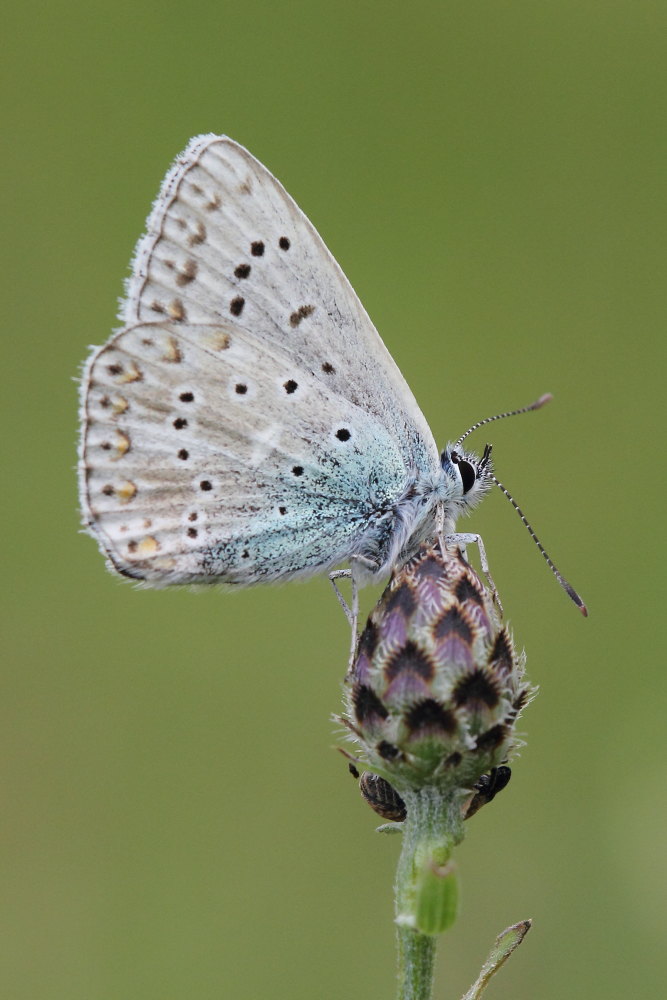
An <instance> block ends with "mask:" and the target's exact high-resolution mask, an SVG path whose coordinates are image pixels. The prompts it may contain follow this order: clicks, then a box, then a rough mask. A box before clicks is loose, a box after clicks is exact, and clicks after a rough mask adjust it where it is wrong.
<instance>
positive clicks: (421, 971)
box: [398, 927, 436, 1000]
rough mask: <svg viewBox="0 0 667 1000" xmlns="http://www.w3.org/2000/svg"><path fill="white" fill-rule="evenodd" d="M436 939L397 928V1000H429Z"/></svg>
mask: <svg viewBox="0 0 667 1000" xmlns="http://www.w3.org/2000/svg"><path fill="white" fill-rule="evenodd" d="M435 944H436V939H435V937H434V936H433V935H432V934H420V933H419V931H415V930H413V929H412V928H411V927H399V928H398V977H399V978H398V997H399V1000H430V998H431V997H432V996H433V963H434V960H435Z"/></svg>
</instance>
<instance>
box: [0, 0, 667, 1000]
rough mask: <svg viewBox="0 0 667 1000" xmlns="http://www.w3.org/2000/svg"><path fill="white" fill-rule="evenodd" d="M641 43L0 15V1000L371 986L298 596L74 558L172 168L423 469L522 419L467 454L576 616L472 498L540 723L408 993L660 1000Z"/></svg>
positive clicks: (656, 661) (317, 991)
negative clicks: (290, 207) (274, 279)
mask: <svg viewBox="0 0 667 1000" xmlns="http://www.w3.org/2000/svg"><path fill="white" fill-rule="evenodd" d="M666 32H667V8H665V5H664V4H663V3H661V2H659V0H626V2H621V0H611V2H608V3H605V4H601V3H598V2H593V0H554V2H550V3H548V4H547V3H535V2H534V0H516V2H512V0H506V2H499V0H493V2H489V0H478V2H475V3H470V2H468V0H466V2H441V0H437V2H436V0H415V2H413V3H410V4H406V3H397V2H386V3H383V4H379V3H371V2H368V0H354V2H352V0H349V2H347V0H332V2H331V3H328V4H315V3H312V2H305V0H291V2H289V3H288V2H286V0H272V2H268V0H267V2H261V0H246V2H245V3H243V4H238V3H231V2H229V0H217V2H212V0H190V2H189V3H188V4H182V3H174V2H172V0H163V2H161V3H157V2H154V0H153V2H150V0H132V3H130V2H128V0H116V2H114V3H111V2H108V0H99V2H96V3H94V4H90V3H83V2H80V0H70V2H63V0H55V2H54V3H51V4H48V5H47V4H44V3H36V2H35V0H26V2H24V3H22V4H14V5H13V6H12V7H11V9H9V10H8V11H7V12H6V14H5V18H4V27H3V34H4V55H3V60H2V65H1V66H0V73H2V76H3V78H4V81H3V82H4V86H3V93H4V95H5V102H4V110H3V116H4V122H3V127H2V135H3V139H4V152H3V157H2V164H1V165H0V169H1V170H2V171H3V173H4V179H3V183H2V185H1V190H2V198H3V202H4V207H3V210H2V214H3V219H4V222H5V236H4V239H3V242H2V249H1V250H0V253H1V254H2V258H3V259H2V267H1V271H2V275H3V278H5V279H6V287H5V289H4V291H3V293H2V294H3V302H4V307H3V313H4V323H3V326H4V329H5V346H4V349H3V359H2V372H3V378H4V382H3V392H2V397H3V398H2V403H3V405H5V404H6V408H7V416H6V418H5V423H4V426H5V428H6V430H5V434H4V435H3V440H2V443H3V448H4V450H5V453H6V457H5V458H4V460H3V468H4V475H3V488H2V500H3V502H6V509H7V513H5V515H4V521H3V523H4V530H3V542H4V556H3V564H4V569H3V573H2V587H3V590H4V596H3V602H2V607H3V615H4V617H5V619H6V624H5V630H4V636H5V637H4V640H3V645H4V653H3V663H2V673H3V683H2V698H1V700H0V713H1V722H0V740H1V748H0V768H1V772H2V779H1V791H0V796H1V799H0V801H1V805H0V812H1V814H2V821H1V843H0V863H1V866H2V885H1V888H0V912H1V914H2V918H1V925H2V934H1V935H0V995H2V996H3V997H6V998H7V1000H37V998H39V1000H119V998H125V997H127V998H130V997H131V998H133V1000H182V998H184V997H187V998H188V1000H213V998H216V1000H217V998H220V997H224V998H230V1000H255V998H258V997H263V996H271V997H278V998H285V1000H287V998H289V1000H300V998H312V997H324V998H327V1000H338V998H341V1000H342V998H345V1000H367V998H370V997H380V996H382V997H390V996H391V995H392V993H393V989H394V986H393V979H394V942H393V931H392V913H391V885H392V877H393V870H394V865H395V861H396V856H397V851H398V845H397V842H396V840H394V839H392V838H383V837H380V836H378V835H376V834H375V833H374V828H375V825H376V824H375V819H374V815H373V814H372V813H371V812H370V810H368V809H367V807H366V806H365V805H364V803H363V802H362V801H361V800H360V799H359V797H358V792H357V790H356V787H355V785H354V782H353V781H352V780H351V779H350V777H349V776H348V775H347V772H346V767H345V764H344V761H343V760H342V758H340V756H339V755H338V754H337V753H335V752H334V750H333V746H334V744H335V738H334V735H333V725H332V723H331V721H330V715H331V713H332V712H335V711H336V710H337V709H338V708H339V704H340V682H341V678H342V675H343V672H344V666H345V658H346V648H347V628H346V625H345V622H344V620H343V617H342V615H341V614H340V611H339V609H338V608H337V606H336V604H335V602H334V600H333V597H332V595H331V593H330V590H329V585H328V584H327V583H326V582H325V581H322V580H315V581H313V582H310V583H308V584H299V585H291V586H285V587H282V588H275V589H261V588H260V589H258V590H255V591H246V592H244V593H238V594H231V595H230V594H222V593H220V592H217V591H214V590H211V591H207V592H205V593H191V592H188V591H172V592H161V593H150V592H139V591H137V590H135V589H133V587H132V586H130V585H128V584H126V583H123V582H121V581H119V580H116V579H114V578H112V577H111V576H110V575H109V574H107V573H106V572H105V570H104V567H103V563H102V559H101V557H100V556H99V554H98V552H97V549H96V546H95V544H94V543H93V542H92V540H90V539H89V538H88V537H86V536H84V535H82V534H78V533H77V532H78V515H77V501H76V490H75V473H74V467H75V456H76V450H75V449H76V437H77V431H76V424H77V398H76V385H75V383H74V378H75V376H76V375H77V372H78V369H79V365H80V363H81V361H82V360H83V359H84V357H85V355H86V352H87V348H88V345H89V344H100V343H101V342H103V341H104V340H105V339H106V338H107V336H108V334H109V332H110V330H111V329H112V327H113V326H114V324H115V320H116V309H117V301H116V300H117V297H118V296H119V295H120V294H121V291H122V280H123V278H124V276H125V275H126V273H127V265H128V261H129V259H130V256H131V253H132V249H133V246H134V243H135V241H136V239H137V238H138V237H139V236H140V234H141V233H142V231H143V225H144V220H145V217H146V215H147V213H148V210H149V208H150V205H151V202H152V199H153V198H154V196H155V194H156V193H157V190H158V187H159V184H160V181H161V179H162V176H163V175H164V173H165V172H166V170H167V168H168V167H169V165H170V163H171V161H172V159H173V158H174V157H175V155H176V154H177V153H179V152H180V150H181V149H182V148H183V147H184V146H185V145H186V143H187V140H188V139H189V137H190V136H192V135H195V134H197V133H199V132H208V131H214V132H226V133H228V134H229V135H231V136H233V137H234V138H236V139H237V140H239V141H241V142H242V143H243V144H245V145H246V146H247V147H248V148H249V149H250V150H251V151H252V152H253V153H254V154H255V155H256V156H257V157H258V158H259V159H260V160H262V162H264V163H266V164H267V166H268V167H269V168H270V169H271V170H272V171H273V172H274V173H275V174H276V175H277V176H278V177H279V178H280V179H281V180H282V181H283V183H284V184H285V186H286V187H287V189H288V190H289V191H290V193H291V194H292V195H293V196H294V197H295V198H296V200H297V202H298V203H299V204H300V205H301V206H302V208H303V209H304V211H305V212H306V213H307V214H308V215H309V216H310V218H311V219H312V220H313V221H314V223H315V225H316V226H317V228H318V229H319V230H320V232H321V233H322V235H323V236H324V238H325V240H326V242H327V243H328V245H329V247H330V248H331V250H332V251H333V253H334V254H335V256H336V257H337V258H338V260H339V261H340V262H341V264H342V266H343V268H344V270H345V271H346V273H347V274H348V276H349V277H350V279H351V281H352V283H353V285H354V287H355V288H356V290H357V292H358V293H359V295H360V297H361V299H362V301H363V302H364V304H365V305H366V307H367V309H368V310H369V312H370V314H371V316H372V318H373V319H374V321H375V323H376V325H377V327H378V329H379V330H380V331H381V333H382V335H383V337H384V339H385V341H386V343H387V345H388V347H389V348H390V350H391V351H392V353H393V355H394V357H395V358H396V360H397V362H398V363H399V365H400V367H401V369H402V370H403V372H404V373H405V375H406V377H407V379H408V381H409V383H410V384H411V386H412V388H413V390H414V391H415V394H416V396H417V398H418V400H419V401H420V403H421V405H422V407H423V409H424V411H425V413H426V415H427V418H428V419H429V421H430V423H431V426H432V428H433V430H434V433H435V435H436V438H437V439H438V441H439V442H440V443H442V444H444V443H445V441H446V440H447V439H450V438H454V437H456V436H458V435H459V433H461V432H462V431H463V429H464V428H465V427H466V426H468V425H469V424H470V423H472V422H474V421H475V420H477V419H479V418H480V417H482V416H485V415H487V414H490V413H493V412H497V411H499V410H504V409H507V408H511V407H514V406H518V405H522V404H524V403H527V402H528V401H529V400H531V399H533V398H534V397H536V396H537V395H539V394H540V393H542V392H544V391H546V390H549V391H551V392H553V393H554V395H555V397H556V401H555V402H554V403H553V404H552V405H551V406H550V407H549V408H547V409H546V410H544V411H542V412H541V413H539V414H536V415H533V416H529V417H524V418H521V419H517V420H515V421H509V422H507V423H503V424H499V425H497V426H495V427H494V428H493V429H489V433H488V438H489V439H490V440H492V441H493V442H494V447H495V456H496V463H497V469H498V474H499V476H500V477H501V479H503V480H504V481H505V482H506V483H507V485H508V486H509V487H510V488H511V489H512V490H513V492H514V493H515V495H516V497H517V498H518V500H519V501H520V503H521V504H522V506H523V508H524V509H525V511H526V513H527V514H528V516H529V517H530V518H531V520H532V521H533V523H534V525H535V527H536V529H537V530H538V533H539V534H540V535H541V537H542V538H543V541H544V543H545V544H546V546H547V548H548V549H549V550H550V551H551V553H552V555H553V557H554V559H555V560H556V562H557V563H558V564H559V565H560V566H561V568H562V570H563V572H564V573H565V574H566V575H567V576H568V577H570V578H571V580H572V582H573V583H574V584H575V586H576V587H577V588H578V589H580V590H581V592H582V594H583V595H584V597H585V598H586V600H587V602H588V604H589V607H590V618H589V619H588V621H584V620H583V619H582V618H581V617H580V615H579V614H578V613H577V611H576V610H575V608H574V607H573V606H571V605H570V604H569V602H568V601H567V599H566V598H565V596H564V595H563V593H562V592H561V591H560V590H559V588H558V586H557V585H556V583H555V582H554V580H553V579H552V577H551V576H550V574H549V573H548V572H547V570H546V568H545V566H544V564H543V561H542V559H541V557H540V556H539V554H538V552H537V551H536V549H535V547H534V546H533V545H532V543H531V541H530V539H529V537H528V535H527V533H526V532H525V531H524V529H523V527H522V526H521V524H520V522H519V520H518V518H517V517H516V516H515V515H514V514H513V513H512V511H511V509H510V508H509V506H508V504H507V503H506V502H505V500H504V499H503V497H502V496H501V495H500V493H497V494H496V495H494V496H491V498H490V499H489V500H487V501H486V502H485V504H484V505H483V507H482V508H481V509H480V510H479V512H478V513H476V514H475V515H474V518H473V519H472V520H471V521H470V522H468V524H469V527H470V528H471V529H475V530H479V531H480V532H482V534H483V535H484V538H485V539H486V543H487V549H488V552H489V556H490V559H491V563H492V568H493V572H494V575H495V578H496V581H497V583H498V586H499V589H500V592H501V595H502V597H503V600H504V603H505V607H506V610H507V612H508V616H509V618H510V620H511V622H512V625H513V627H514V631H515V636H516V638H517V641H518V642H519V643H520V644H522V645H525V647H526V649H527V652H528V663H529V673H530V678H531V680H532V681H533V682H534V683H537V684H539V686H540V695H539V698H538V699H537V701H536V702H535V703H534V704H533V705H532V706H531V707H530V709H529V711H528V712H527V713H526V715H525V720H524V731H525V733H526V734H527V740H528V744H527V747H526V748H525V749H524V751H523V753H522V756H521V758H520V759H519V760H517V761H516V764H515V768H514V777H513V780H512V783H511V785H510V787H509V788H508V790H507V791H506V792H504V793H503V795H502V796H500V797H499V798H498V799H497V800H496V802H494V804H493V806H491V807H489V808H487V809H485V810H483V811H482V812H481V813H480V814H479V816H478V817H476V818H475V819H474V820H473V821H472V822H471V824H470V828H469V831H468V838H467V840H466V842H465V844H464V845H463V846H462V847H461V849H460V850H459V852H458V861H459V865H460V870H461V879H462V884H463V885H462V891H463V909H462V914H461V918H460V920H459V922H458V924H457V926H456V928H455V929H454V930H453V931H452V932H451V933H450V934H449V935H448V936H447V937H446V938H445V939H443V942H442V944H441V947H440V954H439V960H438V985H437V996H438V997H442V998H444V997H448V998H455V997H457V996H460V994H461V993H462V992H463V991H464V989H466V988H467V986H468V985H469V984H470V982H471V981H472V980H473V979H474V978H475V976H476V974H477V971H478V969H479V966H480V964H481V961H482V959H483V957H484V955H485V954H486V952H487V950H488V947H489V946H490V944H491V942H492V940H493V938H494V937H495V935H496V934H497V933H498V932H499V931H500V930H501V929H502V928H503V927H505V926H506V925H508V924H509V923H512V922H514V921H516V920H519V919H521V918H524V917H528V916H530V917H532V918H533V919H534V921H535V925H534V929H533V930H532V932H531V934H530V935H529V937H528V939H527V941H526V942H525V944H524V945H523V947H522V948H521V950H520V951H519V952H518V953H517V955H516V956H514V957H513V958H512V960H511V962H510V963H509V965H508V966H507V967H506V968H505V969H504V970H503V972H502V973H501V974H500V975H499V976H498V977H497V979H496V980H495V981H494V983H493V985H492V986H491V987H490V990H489V994H488V995H489V997H491V996H493V997H494V998H495V1000H508V998H510V997H511V998H513V1000H516V998H523V997H525V998H532V997H540V1000H556V998H558V1000H560V998H561V997H563V996H568V997H586V998H602V997H604V998H605V1000H615V998H619V1000H620V998H624V1000H625V998H627V997H628V996H632V997H644V996H646V997H648V996H656V995H660V994H661V992H662V990H663V989H664V939H665V933H666V931H667V920H666V915H665V905H666V899H667V893H666V891H665V876H666V874H667V866H666V863H665V826H666V823H667V807H666V797H665V793H664V792H665V765H666V760H665V757H666V755H665V707H666V705H665V694H666V690H665V671H664V659H663V657H662V656H661V655H660V650H661V647H662V646H663V643H662V636H661V634H660V631H659V630H660V627H661V626H662V622H663V618H664V612H663V600H662V595H661V590H662V579H663V576H664V549H663V552H662V554H661V553H660V549H661V546H660V538H661V534H662V531H663V521H664V515H663V512H662V505H660V506H659V505H658V499H659V498H660V499H662V496H663V495H664V458H663V457H662V455H661V444H662V441H663V438H664V413H661V404H662V402H663V399H664V395H665V393H664V368H663V369H661V358H660V355H661V352H662V349H663V341H664V329H665V299H664V274H665V263H666V252H665V251H666V248H665V218H664V205H665V189H664V177H665V145H666V143H665V136H666V133H665V122H666V120H667V116H666V111H667V108H666V101H665V97H666V95H667V86H666V84H667V81H666V78H665V57H666V55H667V51H666V49H667V41H666V39H667V34H666ZM484 440H486V436H485V434H484V432H482V433H481V434H480V435H479V436H478V437H477V438H476V439H475V443H476V444H477V445H478V446H479V447H481V445H483V443H484ZM374 596H375V595H374V594H373V593H371V592H367V593H366V595H365V600H366V606H367V607H368V606H369V605H370V603H371V601H372V600H373V599H374Z"/></svg>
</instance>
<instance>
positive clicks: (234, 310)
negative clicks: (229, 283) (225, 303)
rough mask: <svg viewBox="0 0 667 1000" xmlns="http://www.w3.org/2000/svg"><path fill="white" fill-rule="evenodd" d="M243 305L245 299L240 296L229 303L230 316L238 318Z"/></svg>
mask: <svg viewBox="0 0 667 1000" xmlns="http://www.w3.org/2000/svg"><path fill="white" fill-rule="evenodd" d="M244 305H245V299H244V298H243V296H242V295H237V296H236V298H235V299H232V301H231V302H230V303H229V311H230V313H231V314H232V316H240V315H241V313H242V312H243V307H244Z"/></svg>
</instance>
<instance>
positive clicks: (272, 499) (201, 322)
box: [79, 135, 495, 586]
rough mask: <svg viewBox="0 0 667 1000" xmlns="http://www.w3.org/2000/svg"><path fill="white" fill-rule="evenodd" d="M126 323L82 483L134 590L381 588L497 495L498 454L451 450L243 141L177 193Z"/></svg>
mask: <svg viewBox="0 0 667 1000" xmlns="http://www.w3.org/2000/svg"><path fill="white" fill-rule="evenodd" d="M122 324H123V325H122V329H120V330H119V331H118V332H116V333H115V334H114V335H113V336H112V337H111V339H110V340H109V341H108V342H107V343H106V344H105V345H104V346H103V347H101V348H98V349H94V350H93V353H92V354H91V356H90V359H89V360H88V362H87V364H86V366H85V370H84V374H83V378H82V388H81V421H82V432H81V442H80V453H79V484H80V498H81V507H82V511H83V518H84V523H85V526H86V527H87V529H88V530H89V532H90V533H91V534H92V535H93V536H94V537H95V538H96V540H97V542H98V543H99V546H100V548H101V550H102V552H103V553H104V555H105V556H106V557H107V560H108V564H109V565H110V567H112V568H113V569H114V570H116V571H118V572H119V573H121V574H123V575H124V576H126V577H130V578H132V579H134V580H138V581H143V582H144V583H145V584H147V585H152V586H164V585H168V584H201V583H223V584H231V585H239V586H244V585H251V584H256V583H260V582H271V581H279V580H289V579H294V578H300V577H305V576H308V575H309V574H314V573H319V572H326V571H330V570H331V569H332V568H333V567H336V566H339V565H341V564H347V565H349V566H350V567H351V570H352V575H353V577H354V579H355V580H356V581H357V582H367V581H369V580H374V579H380V578H382V577H385V576H386V575H387V574H388V573H389V572H390V571H391V569H392V568H393V567H394V566H396V565H397V564H400V563H401V562H402V561H403V560H405V559H406V558H408V557H409V556H410V555H412V554H413V553H414V552H415V551H416V549H417V547H418V545H419V543H420V542H421V541H422V540H423V539H425V538H428V537H432V536H433V534H434V532H435V531H436V530H443V531H444V530H446V531H453V530H454V526H455V523H456V520H457V518H458V517H459V516H460V515H461V514H463V513H465V512H467V511H469V510H470V509H471V508H472V507H474V506H475V504H477V503H478V502H479V501H480V500H481V498H482V497H483V496H484V495H485V494H486V493H487V491H488V490H489V488H490V487H491V485H492V483H493V482H494V481H495V480H494V477H493V472H492V466H491V459H490V448H488V447H487V449H486V450H485V452H484V454H483V455H482V457H481V458H478V457H477V456H475V455H474V454H472V453H468V452H466V451H463V450H461V449H460V448H459V447H458V444H459V442H457V447H454V446H452V445H448V446H447V448H446V449H445V450H444V451H443V452H442V453H441V452H440V451H439V450H438V447H437V446H436V443H435V440H434V438H433V435H432V433H431V431H430V429H429V427H428V424H427V423H426V420H425V418H424V416H423V414H422V413H421V411H420V409H419V407H418V405H417V403H416V401H415V399H414V396H413V395H412V392H411V391H410V389H409V387H408V385H407V384H406V382H405V380H404V378H403V376H402V375H401V373H400V371H399V369H398V368H397V366H396V364H395V363H394V361H393V360H392V358H391V356H390V354H389V352H388V351H387V349H386V347H385V345H384V344H383V342H382V340H381V339H380V336H379V334H378V333H377V331H376V330H375V328H374V326H373V324H372V323H371V320H370V319H369V317H368V315H367V313H366V312H365V310H364V308H363V306H362V305H361V303H360V301H359V299H358V298H357V296H356V295H355V293H354V291H353V289H352V287H351V285H350V284H349V282H348V281H347V279H346V277H345V275H344V274H343V272H342V271H341V269H340V267H339V265H338V264H337V263H336V261H335V260H334V258H333V257H332V255H331V254H330V253H329V251H328V250H327V248H326V246H325V245H324V242H323V241H322V239H321V238H320V236H319V235H318V233H317V232H316V231H315V229H314V228H313V226H312V225H311V223H310V222H309V221H308V219H307V218H306V217H305V215H304V214H303V213H302V212H301V211H300V209H299V208H298V207H297V205H296V204H295V202H294V201H293V200H292V198H290V196H289V195H288V194H287V192H286V191H285V190H284V188H283V187H282V186H281V184H280V183H279V182H278V181H277V180H276V179H275V178H274V177H273V176H272V174H271V173H269V171H268V170H267V169H266V168H265V167H264V166H262V164H261V163H259V162H258V161H257V160H256V159H255V158H254V157H253V156H251V154H250V153H249V152H247V150H245V149H244V148H243V147H242V146H240V145H238V144H237V143H236V142H234V141H233V140H231V139H229V138H227V137H225V136H216V135H202V136H197V137H196V138H194V139H192V140H191V142H190V143H189V145H188V147H187V149H186V150H185V151H184V153H183V154H182V155H181V156H179V157H178V159H177V160H176V162H175V164H174V165H173V166H172V168H171V170H170V171H169V173H168V174H167V176H166V178H165V180H164V182H163V184H162V188H161V190H160V193H159V194H158V197H157V199H156V201H155V203H154V206H153V210H152V212H151V215H150V216H149V219H148V223H147V231H146V234H145V235H144V236H143V238H142V239H141V240H140V241H139V244H138V246H137V249H136V252H135V256H134V260H133V263H132V273H131V277H130V278H129V281H128V283H127V288H126V299H125V302H124V305H123V308H122ZM476 426H478V425H476ZM459 440H462V439H459Z"/></svg>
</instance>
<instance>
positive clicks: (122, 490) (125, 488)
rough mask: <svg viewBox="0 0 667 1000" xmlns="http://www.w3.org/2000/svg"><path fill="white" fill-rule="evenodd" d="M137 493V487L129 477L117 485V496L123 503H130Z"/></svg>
mask: <svg viewBox="0 0 667 1000" xmlns="http://www.w3.org/2000/svg"><path fill="white" fill-rule="evenodd" d="M136 495H137V487H136V486H135V485H134V483H131V482H130V481H129V479H127V480H126V481H125V482H124V483H120V484H119V485H118V486H117V487H116V496H117V497H118V499H119V500H120V502H121V503H129V502H130V500H134V498H135V496H136Z"/></svg>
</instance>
